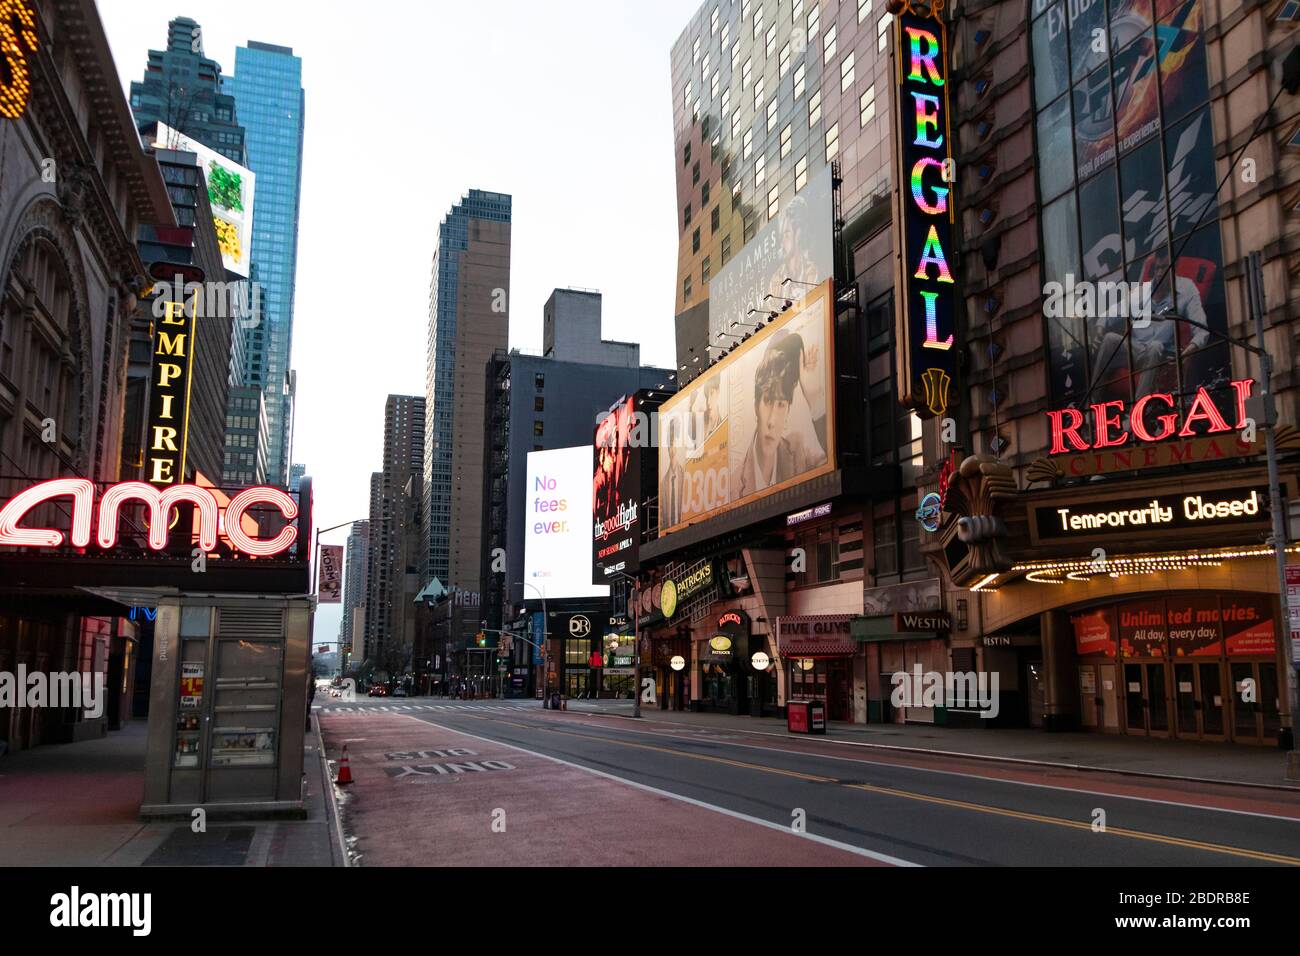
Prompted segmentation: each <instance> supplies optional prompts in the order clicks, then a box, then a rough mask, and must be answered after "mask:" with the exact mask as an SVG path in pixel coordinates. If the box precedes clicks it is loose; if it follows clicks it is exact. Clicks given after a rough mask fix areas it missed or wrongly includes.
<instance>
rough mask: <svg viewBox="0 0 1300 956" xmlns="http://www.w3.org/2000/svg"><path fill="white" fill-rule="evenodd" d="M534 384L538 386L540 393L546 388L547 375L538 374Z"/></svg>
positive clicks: (534, 378)
mask: <svg viewBox="0 0 1300 956" xmlns="http://www.w3.org/2000/svg"><path fill="white" fill-rule="evenodd" d="M533 384H535V385H536V386H537V390H538V391H539V392H540V391H541V390H542V389H544V388H545V387H546V374H545V373H544V372H538V373H537V374H536V375H535V376H534V377H533Z"/></svg>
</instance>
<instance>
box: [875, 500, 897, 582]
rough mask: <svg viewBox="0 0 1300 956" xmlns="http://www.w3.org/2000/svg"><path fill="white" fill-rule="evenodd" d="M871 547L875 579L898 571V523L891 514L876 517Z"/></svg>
mask: <svg viewBox="0 0 1300 956" xmlns="http://www.w3.org/2000/svg"><path fill="white" fill-rule="evenodd" d="M871 530H872V548H873V550H874V553H875V561H876V579H877V580H879V579H880V578H882V577H886V576H888V575H891V574H897V573H898V524H897V521H896V520H895V518H894V516H893V515H892V514H891V515H889V516H888V517H885V518H877V519H876V522H875V524H874V525H873V526H872V529H871Z"/></svg>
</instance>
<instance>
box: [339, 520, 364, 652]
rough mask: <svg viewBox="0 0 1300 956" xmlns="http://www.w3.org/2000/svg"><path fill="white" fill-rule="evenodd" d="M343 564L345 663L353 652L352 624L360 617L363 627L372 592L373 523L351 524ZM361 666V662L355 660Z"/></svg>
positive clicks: (341, 626)
mask: <svg viewBox="0 0 1300 956" xmlns="http://www.w3.org/2000/svg"><path fill="white" fill-rule="evenodd" d="M345 555H346V556H345V557H344V559H343V564H344V567H345V569H346V570H345V571H344V575H343V620H341V621H340V622H339V654H340V658H341V659H342V660H343V661H344V662H345V663H346V662H348V661H349V655H350V652H351V650H352V637H353V634H354V630H353V628H354V624H353V620H354V618H356V617H357V616H358V615H360V617H361V618H362V623H363V624H364V617H365V613H366V611H365V608H366V594H367V592H368V590H369V580H370V579H369V577H368V570H369V568H368V565H369V563H370V522H369V521H354V522H352V531H351V532H350V533H349V534H348V545H347V551H346V552H345ZM355 663H358V664H360V663H361V660H360V658H357V659H356V660H355Z"/></svg>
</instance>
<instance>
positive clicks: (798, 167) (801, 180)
mask: <svg viewBox="0 0 1300 956" xmlns="http://www.w3.org/2000/svg"><path fill="white" fill-rule="evenodd" d="M807 182H808V157H807V155H804V156H800V157H799V158H798V159H797V160H795V164H794V191H795V192H798V191H799V190H801V189H803V187H804V186H805V185H806V184H807Z"/></svg>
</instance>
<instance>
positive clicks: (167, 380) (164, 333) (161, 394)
mask: <svg viewBox="0 0 1300 956" xmlns="http://www.w3.org/2000/svg"><path fill="white" fill-rule="evenodd" d="M149 271H150V273H151V274H152V275H153V277H154V278H155V279H156V280H158V282H159V289H160V292H159V295H160V297H161V301H160V302H156V303H155V307H154V313H155V316H156V318H155V321H154V334H153V367H152V369H151V370H150V378H149V419H148V423H147V425H148V429H149V431H148V434H147V435H146V436H145V474H144V477H145V481H147V482H149V483H150V484H153V485H171V484H176V483H177V482H183V481H184V480H185V450H186V444H187V440H188V438H189V434H188V433H189V418H190V379H191V372H192V370H193V368H194V331H195V323H196V322H197V315H196V312H197V309H198V292H197V291H196V292H195V298H194V301H193V302H192V303H190V304H189V305H187V304H186V302H185V295H186V292H187V291H188V290H189V289H195V290H198V289H199V288H201V287H202V284H203V270H202V269H200V268H198V267H197V266H192V265H183V264H179V263H170V262H168V263H162V262H159V263H154V264H153V265H152V266H151V267H150V270H149ZM159 310H161V313H160V312H159Z"/></svg>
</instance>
